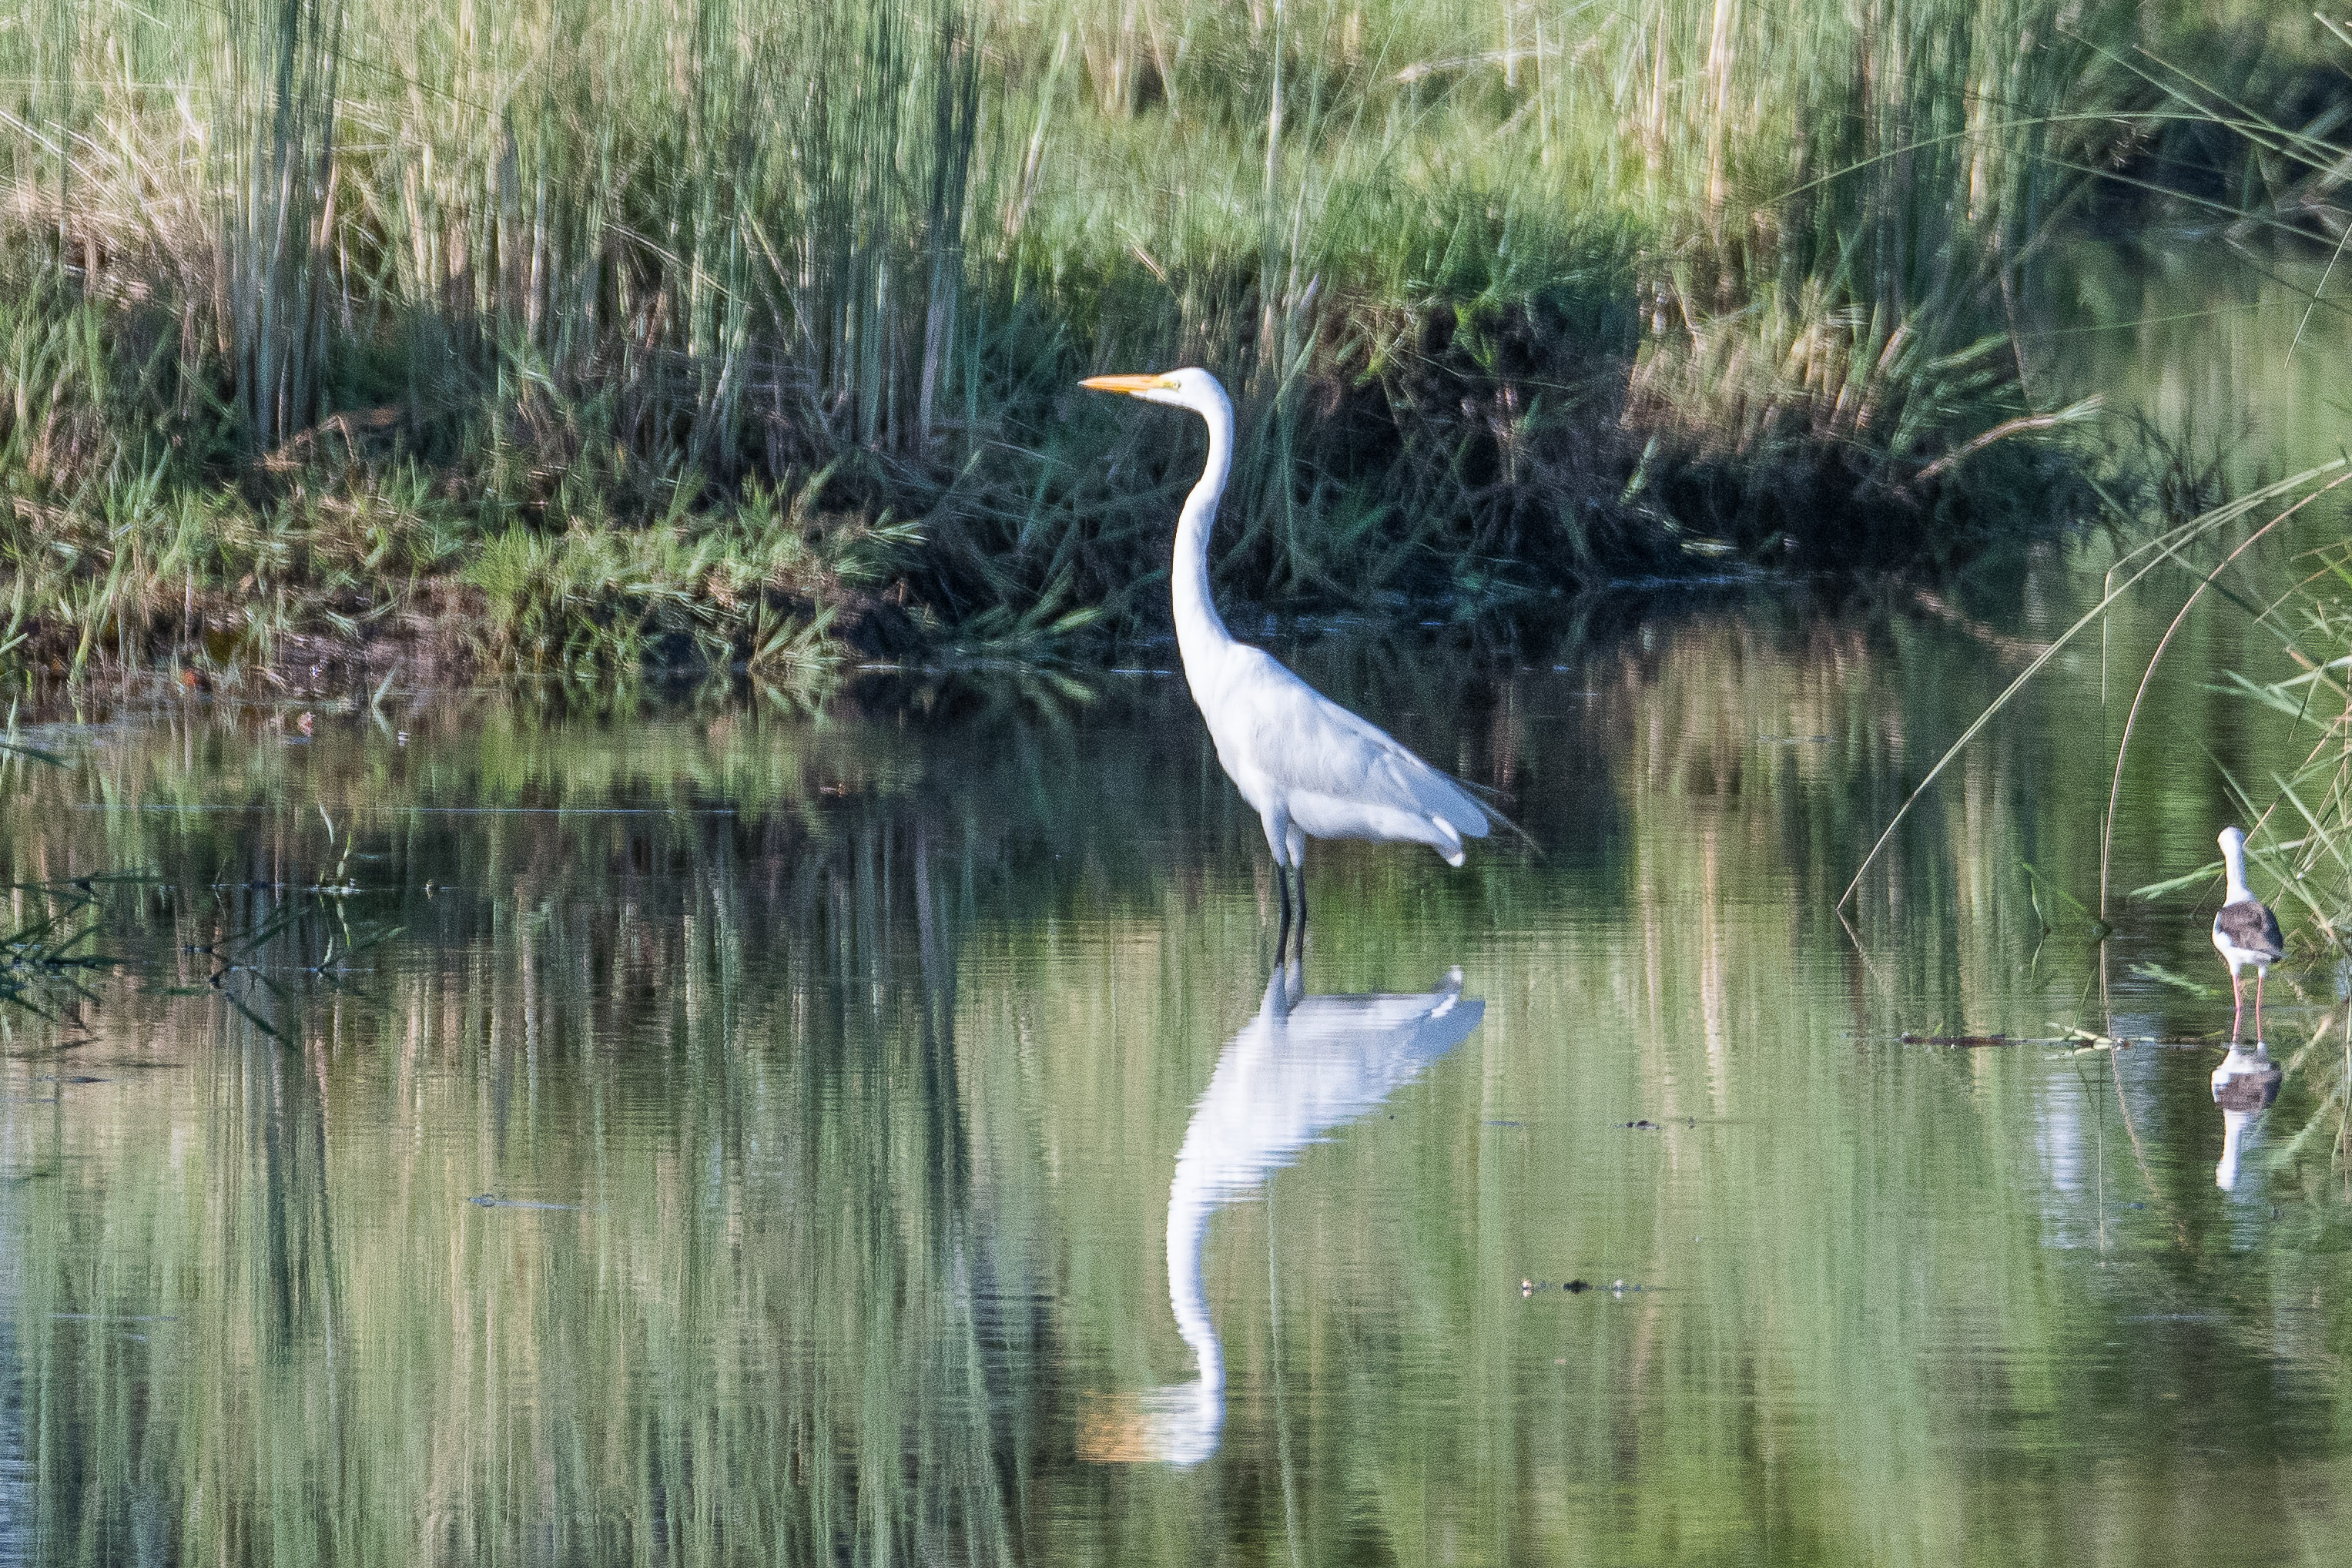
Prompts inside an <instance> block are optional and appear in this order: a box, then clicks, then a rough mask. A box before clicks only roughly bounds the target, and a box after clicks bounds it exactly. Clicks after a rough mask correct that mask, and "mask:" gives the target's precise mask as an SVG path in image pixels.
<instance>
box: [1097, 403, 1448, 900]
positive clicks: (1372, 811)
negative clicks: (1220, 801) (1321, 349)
mask: <svg viewBox="0 0 2352 1568" xmlns="http://www.w3.org/2000/svg"><path fill="white" fill-rule="evenodd" d="M1086 385H1087V386H1089V387H1092V388H1094V389H1095V390H1096V391H1098V392H1117V393H1124V394H1125V395H1128V396H1130V397H1139V398H1141V399H1143V400H1144V401H1145V402H1147V403H1164V404H1167V405H1170V406H1171V407H1175V408H1189V409H1191V410H1192V412H1193V413H1195V414H1197V415H1199V416H1201V417H1202V419H1203V420H1204V421H1206V422H1207V424H1208V426H1209V460H1208V463H1207V465H1206V466H1205V467H1204V468H1203V469H1202V474H1201V480H1200V482H1199V483H1198V484H1196V485H1194V486H1193V487H1192V494H1191V495H1189V496H1187V497H1186V498H1185V500H1184V510H1183V511H1182V513H1181V516H1180V517H1179V519H1178V521H1177V524H1176V550H1175V555H1174V559H1173V561H1172V562H1171V567H1170V594H1171V597H1172V598H1173V600H1174V601H1175V611H1176V648H1177V652H1178V653H1179V654H1180V655H1181V658H1182V659H1183V661H1184V678H1185V679H1186V681H1187V682H1188V683H1189V684H1190V685H1191V686H1192V700H1193V702H1194V703H1195V704H1197V705H1198V706H1199V708H1200V710H1201V717H1202V718H1203V719H1205V720H1206V721H1208V725H1209V734H1210V737H1211V739H1213V741H1215V742H1216V745H1217V761H1218V762H1220V763H1223V765H1224V770H1225V773H1226V775H1227V776H1228V777H1230V778H1231V779H1232V780H1233V781H1234V787H1235V788H1237V789H1239V790H1240V791H1241V794H1242V798H1243V799H1244V800H1245V801H1247V802H1249V804H1250V805H1251V806H1252V807H1253V808H1255V810H1256V812H1257V814H1258V817H1259V820H1260V821H1261V822H1262V823H1263V824H1264V825H1265V842H1266V847H1267V848H1268V849H1270V850H1272V851H1273V852H1274V864H1275V869H1276V877H1277V879H1280V880H1281V881H1282V884H1283V918H1284V921H1285V923H1286V924H1287V923H1288V920H1289V915H1290V890H1289V882H1288V879H1287V876H1286V874H1285V873H1286V870H1287V869H1288V868H1299V869H1300V873H1301V875H1300V879H1299V887H1298V896H1299V910H1300V918H1301V919H1302V920H1303V919H1304V918H1305V912H1306V900H1307V883H1306V878H1305V874H1304V868H1305V866H1306V854H1307V839H1309V838H1370V839H1375V840H1379V841H1381V842H1391V843H1393V842H1402V843H1412V844H1426V845H1428V846H1429V847H1431V848H1433V849H1434V850H1436V851H1437V852H1438V853H1439V854H1440V855H1442V856H1444V858H1445V860H1446V863H1447V864H1448V865H1453V866H1459V865H1461V864H1462V859H1463V850H1462V841H1463V840H1464V839H1465V838H1483V837H1486V830H1487V827H1488V826H1489V824H1488V819H1487V814H1486V808H1485V807H1483V806H1481V805H1479V804H1478V803H1477V802H1476V801H1475V800H1473V799H1471V798H1470V795H1469V794H1468V792H1466V791H1465V790H1464V789H1463V788H1462V786H1461V785H1459V784H1455V783H1454V781H1453V780H1452V779H1449V778H1447V777H1446V776H1445V775H1444V773H1439V772H1438V771H1437V770H1436V769H1435V768H1433V767H1431V766H1430V765H1429V764H1428V763H1424V762H1423V761H1422V760H1421V759H1420V758H1419V757H1416V756H1414V755H1413V754H1412V752H1409V751H1407V750H1405V749H1404V747H1402V746H1401V745H1399V744H1398V743H1397V742H1395V740H1393V739H1392V738H1391V737H1390V736H1389V735H1388V734H1387V733H1386V732H1385V731H1382V730H1381V728H1380V727H1379V726H1377V725H1375V724H1372V723H1370V721H1366V720H1363V719H1360V718H1358V717H1357V716H1356V715H1355V714H1353V713H1350V712H1349V710H1346V709H1345V708H1342V707H1340V706H1339V704H1338V703H1336V702H1334V701H1332V700H1330V699H1329V698H1328V697H1326V696H1324V695H1323V694H1322V693H1321V692H1319V691H1318V690H1316V689H1314V688H1313V687H1311V686H1309V685H1307V683H1306V682H1305V681H1303V680H1301V679H1298V677H1297V676H1296V675H1293V674H1292V673H1291V672H1290V671H1289V670H1287V669H1286V668H1283V666H1282V665H1281V663H1280V662H1279V661H1277V660H1276V658H1274V656H1273V655H1271V654H1269V653H1267V652H1266V651H1265V649H1264V648H1261V647H1251V646H1250V645H1249V644H1247V643H1244V642H1238V641H1236V640H1234V635H1233V634H1232V633H1231V632H1229V631H1227V630H1226V629H1225V623H1224V620H1223V617H1222V616H1219V615H1218V614H1217V606H1216V604H1215V602H1214V601H1213V599H1212V597H1211V596H1210V592H1209V530H1210V528H1211V526H1212V525H1213V523H1214V522H1215V521H1216V517H1217V501H1218V500H1219V498H1220V497H1222V496H1223V494H1224V489H1225V477H1226V475H1227V473H1228V472H1229V471H1230V470H1231V468H1232V466H1233V447H1234V409H1233V405H1232V404H1231V403H1230V402H1228V401H1227V400H1226V398H1225V390H1224V388H1223V387H1222V386H1220V385H1218V384H1217V378H1216V377H1215V376H1213V375H1211V374H1209V373H1208V372H1207V371H1205V370H1180V371H1175V372H1173V373H1171V374H1167V375H1103V376H1096V377H1094V378H1092V379H1091V380H1089V381H1087V383H1086Z"/></svg>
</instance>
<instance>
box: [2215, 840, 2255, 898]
mask: <svg viewBox="0 0 2352 1568" xmlns="http://www.w3.org/2000/svg"><path fill="white" fill-rule="evenodd" d="M2221 858H2222V860H2223V862H2224V863H2226V864H2227V865H2228V867H2229V868H2230V890H2229V891H2228V892H2227V893H2225V894H2223V895H2222V896H2221V901H2222V902H2223V903H2225V904H2242V903H2244V902H2245V901H2246V900H2248V899H2251V898H2252V897H2253V896H2254V890H2253V889H2252V888H2249V887H2247V886H2246V847H2245V845H2244V844H2242V843H2241V842H2240V841H2239V840H2237V839H2235V838H2232V839H2231V840H2230V841H2229V842H2228V843H2227V844H2224V845H2222V846H2221Z"/></svg>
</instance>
